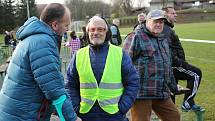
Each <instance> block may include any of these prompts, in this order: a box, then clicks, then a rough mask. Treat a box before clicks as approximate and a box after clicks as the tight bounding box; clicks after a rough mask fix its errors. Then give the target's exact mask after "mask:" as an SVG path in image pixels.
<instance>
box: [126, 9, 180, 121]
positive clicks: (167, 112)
mask: <svg viewBox="0 0 215 121" xmlns="http://www.w3.org/2000/svg"><path fill="white" fill-rule="evenodd" d="M164 20H165V16H164V12H163V11H162V10H152V11H150V12H149V13H148V15H147V17H146V23H145V25H144V26H139V27H140V28H136V29H135V35H134V37H133V40H132V42H131V46H130V48H129V54H130V57H131V59H132V61H133V64H134V65H135V67H136V68H137V71H138V73H139V75H140V83H139V85H140V90H139V93H138V95H137V99H136V101H135V103H134V105H133V106H132V108H131V117H132V121H150V117H151V113H152V110H153V111H154V112H155V114H156V115H157V116H158V117H159V118H160V119H161V120H162V121H180V113H179V111H178V109H177V107H176V105H175V104H174V103H173V102H172V100H171V98H170V94H171V92H174V91H176V90H177V85H176V83H175V80H173V79H174V77H173V73H172V68H171V60H170V58H171V55H170V50H169V45H168V41H167V39H166V38H164V37H163V35H162V34H161V33H162V31H163V26H164ZM172 78H173V79H172ZM170 91H171V92H170Z"/></svg>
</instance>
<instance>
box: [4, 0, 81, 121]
mask: <svg viewBox="0 0 215 121" xmlns="http://www.w3.org/2000/svg"><path fill="white" fill-rule="evenodd" d="M69 24H70V11H69V9H68V8H67V7H66V6H64V5H62V4H58V3H51V4H48V5H47V6H46V7H45V8H44V10H43V12H42V13H41V16H40V20H39V19H38V18H36V17H31V18H29V19H28V20H27V21H26V22H25V23H24V25H23V26H21V27H20V28H19V29H18V31H17V33H16V37H17V39H18V40H20V42H19V44H18V45H17V48H16V49H15V51H14V52H13V56H12V58H11V61H10V63H9V66H8V69H7V74H6V76H5V79H4V82H3V85H2V89H1V92H0V121H27V120H28V121H41V120H42V121H47V120H50V116H51V114H52V112H53V110H54V109H56V111H57V113H58V115H59V117H60V120H61V121H81V120H80V119H78V118H77V115H76V113H75V112H74V110H73V105H72V101H71V100H70V99H69V97H68V95H67V92H66V90H65V87H64V77H63V75H62V73H61V72H60V57H59V51H60V50H59V48H60V45H61V37H62V35H63V33H65V32H66V31H67V30H68V27H69Z"/></svg>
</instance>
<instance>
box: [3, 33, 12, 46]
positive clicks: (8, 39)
mask: <svg viewBox="0 0 215 121" xmlns="http://www.w3.org/2000/svg"><path fill="white" fill-rule="evenodd" d="M10 39H11V36H10V32H8V31H5V36H4V44H5V45H9V44H10Z"/></svg>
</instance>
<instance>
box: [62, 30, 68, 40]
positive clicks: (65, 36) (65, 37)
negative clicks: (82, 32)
mask: <svg viewBox="0 0 215 121" xmlns="http://www.w3.org/2000/svg"><path fill="white" fill-rule="evenodd" d="M67 39H68V35H67V32H65V33H64V34H63V41H64V42H67Z"/></svg>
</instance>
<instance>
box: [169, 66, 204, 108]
mask: <svg viewBox="0 0 215 121" xmlns="http://www.w3.org/2000/svg"><path fill="white" fill-rule="evenodd" d="M173 73H174V76H175V80H176V82H177V83H178V80H187V86H186V87H187V88H189V89H190V90H191V91H189V92H187V93H185V95H184V103H185V105H188V106H192V105H194V104H195V102H194V97H195V95H196V93H197V90H198V88H199V85H200V82H201V78H202V72H201V70H200V69H199V68H197V67H195V66H193V65H191V64H185V65H183V66H182V67H173ZM171 98H172V100H173V102H175V95H173V96H172V97H171Z"/></svg>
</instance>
